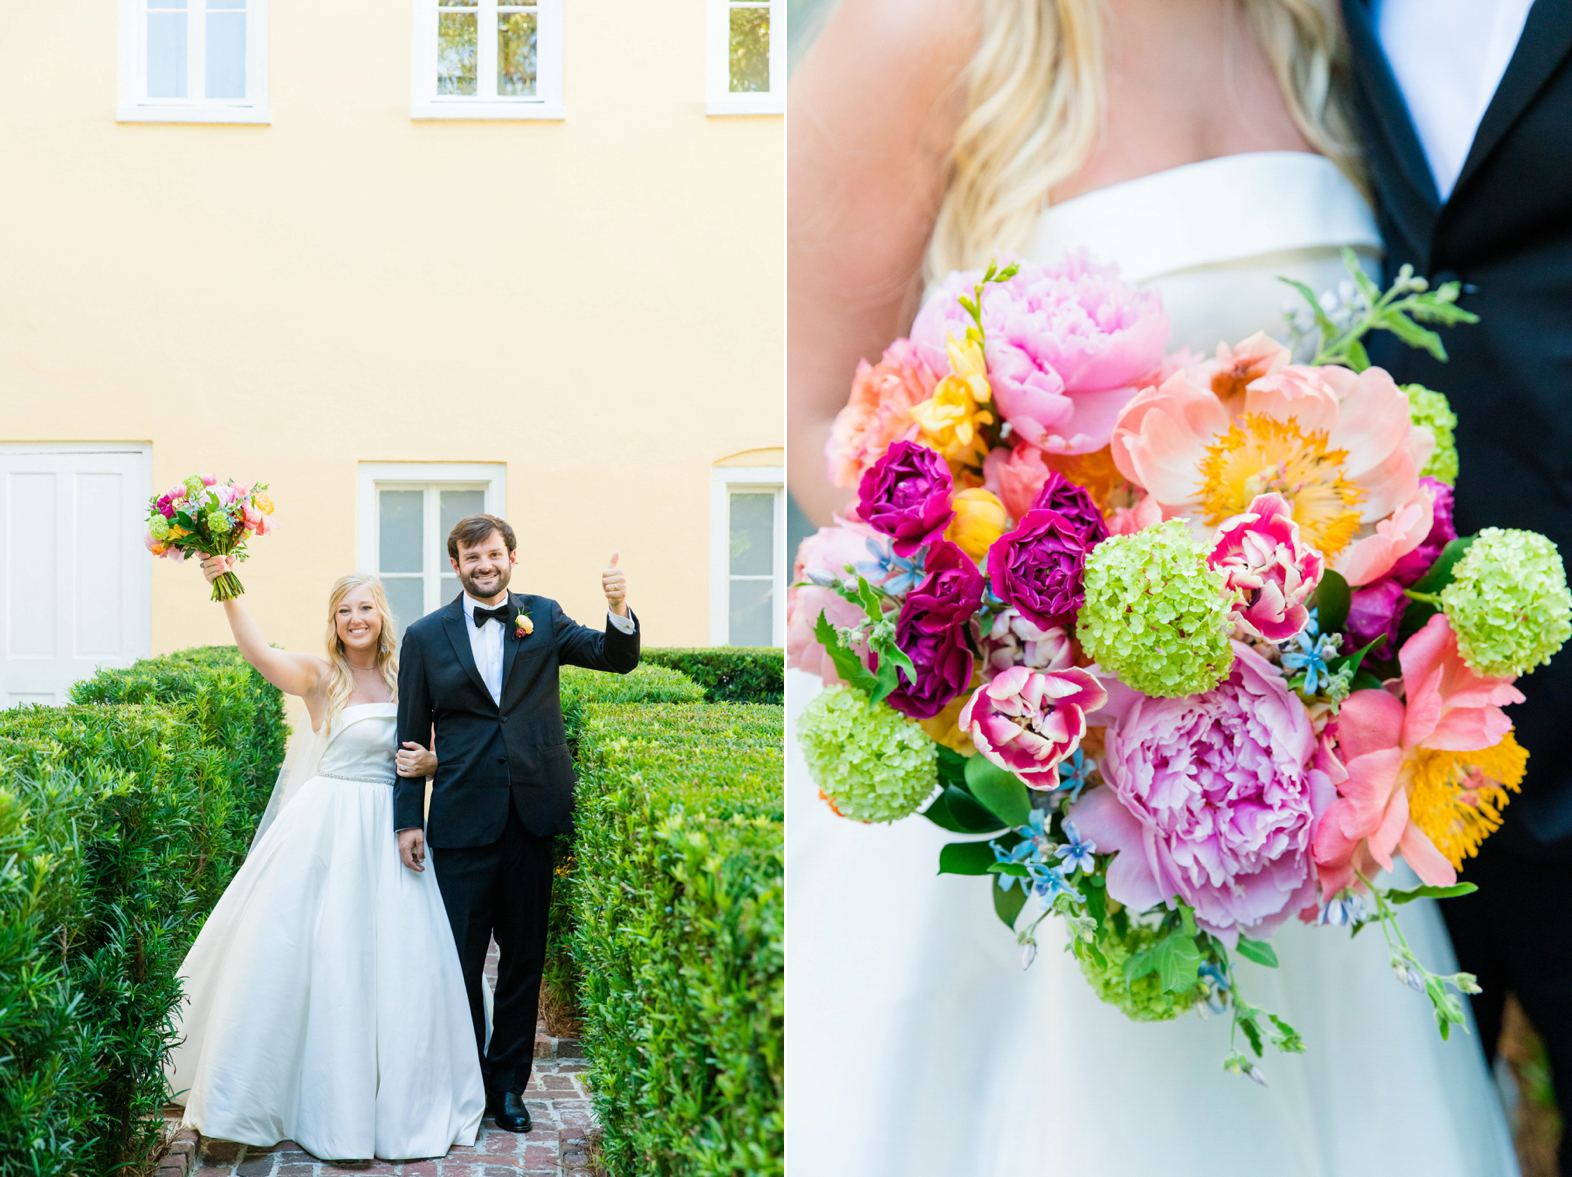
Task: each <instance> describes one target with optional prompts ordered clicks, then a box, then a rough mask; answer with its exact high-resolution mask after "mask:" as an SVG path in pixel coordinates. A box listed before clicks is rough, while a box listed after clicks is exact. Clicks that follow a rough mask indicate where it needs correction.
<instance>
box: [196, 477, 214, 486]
mask: <svg viewBox="0 0 1572 1177" xmlns="http://www.w3.org/2000/svg"><path fill="white" fill-rule="evenodd" d="M198 477H199V478H201V479H202V485H203V486H217V485H218V475H216V474H201V475H198Z"/></svg>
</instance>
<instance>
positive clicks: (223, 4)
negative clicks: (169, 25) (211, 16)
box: [155, 0, 246, 12]
mask: <svg viewBox="0 0 1572 1177" xmlns="http://www.w3.org/2000/svg"><path fill="white" fill-rule="evenodd" d="M155 7H160V8H161V7H163V5H162V4H160V5H156V6H155ZM179 7H182V8H183V7H185V0H180V4H179ZM245 7H246V0H207V8H208V11H209V12H212V11H213V10H214V9H221V10H222V11H224V12H243V11H244V10H245Z"/></svg>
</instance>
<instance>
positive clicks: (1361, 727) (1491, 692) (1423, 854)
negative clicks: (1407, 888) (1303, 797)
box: [1315, 613, 1523, 897]
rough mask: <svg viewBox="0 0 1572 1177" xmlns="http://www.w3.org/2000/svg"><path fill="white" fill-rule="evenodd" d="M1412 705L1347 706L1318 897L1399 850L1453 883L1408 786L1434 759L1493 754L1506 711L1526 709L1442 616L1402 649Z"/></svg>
mask: <svg viewBox="0 0 1572 1177" xmlns="http://www.w3.org/2000/svg"><path fill="white" fill-rule="evenodd" d="M1397 657H1398V663H1399V664H1400V665H1401V666H1402V668H1403V695H1404V698H1405V699H1406V700H1407V702H1406V704H1405V703H1403V702H1400V701H1399V700H1398V699H1396V698H1395V697H1394V696H1393V695H1391V694H1390V693H1388V692H1387V691H1377V690H1369V691H1355V692H1354V693H1353V694H1352V695H1349V696H1348V698H1347V699H1345V700H1344V701H1343V706H1342V708H1341V710H1339V712H1338V715H1337V727H1336V729H1335V732H1336V739H1337V747H1338V751H1339V754H1340V755H1341V756H1342V759H1343V762H1344V764H1345V765H1346V766H1347V770H1348V779H1347V780H1345V781H1343V782H1342V783H1341V784H1339V785H1338V789H1337V791H1338V798H1337V800H1336V801H1335V802H1334V803H1333V804H1332V806H1331V808H1330V809H1328V810H1327V812H1326V817H1325V818H1324V819H1323V820H1322V822H1321V826H1320V828H1319V829H1318V830H1317V831H1316V836H1315V860H1316V864H1317V866H1318V867H1319V869H1320V872H1321V893H1322V895H1323V896H1324V897H1330V896H1332V895H1335V894H1337V892H1339V891H1341V890H1343V888H1345V887H1348V886H1350V885H1351V884H1352V883H1353V881H1354V872H1355V871H1359V872H1360V873H1362V874H1364V875H1365V876H1366V877H1369V876H1370V875H1371V874H1372V873H1374V868H1375V867H1376V866H1379V867H1380V868H1381V869H1382V870H1391V869H1392V856H1393V854H1394V853H1400V854H1402V856H1403V858H1404V860H1406V861H1407V863H1408V865H1409V866H1411V867H1413V868H1414V873H1415V874H1417V875H1418V876H1419V877H1420V878H1421V879H1422V880H1424V881H1425V882H1426V883H1430V884H1432V885H1435V886H1448V885H1450V884H1452V883H1455V882H1456V881H1457V871H1456V870H1455V869H1454V867H1453V866H1452V864H1451V863H1450V862H1448V861H1447V859H1446V857H1445V856H1444V855H1443V854H1442V853H1441V852H1440V851H1439V850H1437V849H1436V846H1435V843H1434V842H1432V841H1431V839H1430V837H1429V835H1428V834H1426V832H1425V831H1424V830H1422V829H1420V827H1419V825H1418V824H1417V823H1416V822H1415V821H1414V820H1413V817H1412V816H1411V814H1410V813H1409V808H1408V789H1409V785H1410V784H1411V783H1412V779H1413V775H1414V773H1413V768H1414V766H1415V764H1416V763H1418V762H1419V761H1421V760H1423V759H1424V758H1425V757H1426V756H1427V754H1434V753H1437V752H1470V751H1477V750H1479V749H1482V748H1491V747H1494V746H1495V745H1496V744H1499V743H1500V742H1501V741H1502V740H1504V739H1505V738H1506V735H1507V733H1508V732H1509V731H1511V730H1512V721H1511V720H1510V719H1508V718H1507V716H1506V712H1504V711H1502V710H1501V708H1502V707H1503V706H1505V705H1507V704H1509V703H1521V702H1522V701H1523V694H1522V692H1521V691H1519V690H1518V689H1517V688H1516V687H1514V686H1513V685H1512V680H1511V679H1505V678H1482V677H1480V676H1479V675H1477V674H1475V673H1474V672H1473V671H1472V670H1470V669H1469V668H1468V667H1467V666H1466V665H1465V664H1464V662H1463V659H1462V658H1461V657H1460V656H1459V655H1458V652H1457V639H1456V638H1455V637H1454V636H1453V634H1452V629H1451V626H1449V625H1448V624H1447V620H1446V617H1445V615H1444V614H1440V613H1438V614H1436V615H1435V616H1434V617H1432V618H1431V619H1430V620H1429V621H1428V622H1427V623H1426V624H1425V627H1424V628H1423V629H1421V630H1420V631H1419V632H1418V633H1416V634H1415V635H1414V636H1413V637H1411V638H1409V639H1408V641H1406V642H1404V643H1403V648H1402V649H1401V650H1399V651H1398V653H1397Z"/></svg>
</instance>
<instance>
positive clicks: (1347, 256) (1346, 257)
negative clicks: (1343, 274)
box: [1343, 248, 1381, 307]
mask: <svg viewBox="0 0 1572 1177" xmlns="http://www.w3.org/2000/svg"><path fill="white" fill-rule="evenodd" d="M1343 266H1344V267H1345V268H1346V269H1347V270H1348V273H1349V275H1350V276H1351V277H1352V278H1353V280H1354V284H1355V285H1356V286H1358V287H1359V293H1360V294H1362V295H1363V296H1364V299H1365V302H1367V303H1369V304H1370V305H1371V306H1372V307H1373V306H1375V305H1376V304H1377V303H1379V302H1380V301H1381V288H1380V287H1379V286H1377V285H1376V284H1375V283H1374V282H1372V281H1371V280H1370V275H1369V274H1367V273H1365V270H1364V267H1363V266H1361V265H1360V264H1359V258H1358V256H1357V255H1355V253H1354V251H1353V250H1351V249H1347V248H1344V250H1343Z"/></svg>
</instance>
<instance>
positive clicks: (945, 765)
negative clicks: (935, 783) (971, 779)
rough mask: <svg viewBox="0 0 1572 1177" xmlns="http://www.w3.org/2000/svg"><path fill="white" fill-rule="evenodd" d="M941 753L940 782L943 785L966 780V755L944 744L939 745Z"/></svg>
mask: <svg viewBox="0 0 1572 1177" xmlns="http://www.w3.org/2000/svg"><path fill="white" fill-rule="evenodd" d="M937 749H938V753H939V783H940V784H942V785H959V784H963V783H964V782H965V780H966V757H964V756H962V755H961V754H960V753H959V752H957V751H956V750H955V749H954V748H947V747H945V746H944V745H943V744H939V745H937Z"/></svg>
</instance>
